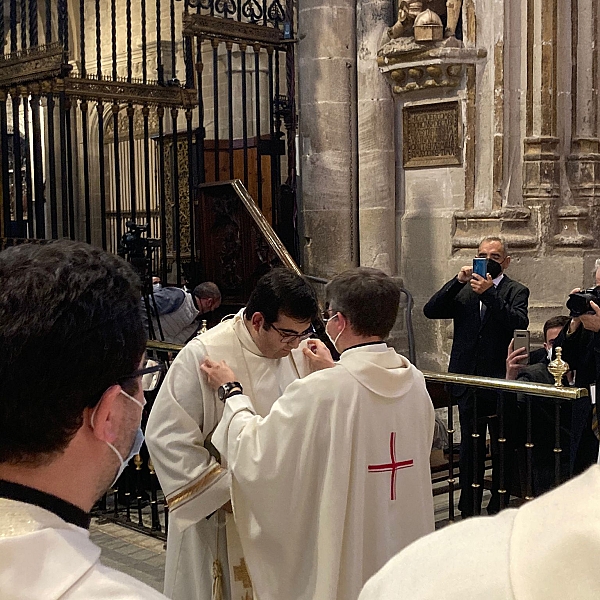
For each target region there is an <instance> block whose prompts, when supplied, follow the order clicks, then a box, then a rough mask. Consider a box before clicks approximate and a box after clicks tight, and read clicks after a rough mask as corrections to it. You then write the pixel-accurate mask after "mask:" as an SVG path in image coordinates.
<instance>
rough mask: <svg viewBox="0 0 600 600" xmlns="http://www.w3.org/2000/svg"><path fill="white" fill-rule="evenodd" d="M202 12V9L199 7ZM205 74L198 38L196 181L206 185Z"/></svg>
mask: <svg viewBox="0 0 600 600" xmlns="http://www.w3.org/2000/svg"><path fill="white" fill-rule="evenodd" d="M198 10H200V7H198ZM203 73H204V62H203V61H202V38H201V37H198V38H196V80H197V86H198V87H197V90H198V129H197V130H196V157H197V158H196V170H197V172H198V175H197V178H196V181H197V182H198V183H204V182H205V180H206V174H205V171H204V140H205V138H206V131H205V129H204V94H203V90H202V75H203Z"/></svg>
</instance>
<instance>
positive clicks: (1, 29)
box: [0, 2, 6, 102]
mask: <svg viewBox="0 0 600 600" xmlns="http://www.w3.org/2000/svg"><path fill="white" fill-rule="evenodd" d="M0 44H1V46H0V54H4V46H5V45H6V32H5V23H4V2H2V10H0ZM2 102H5V101H4V100H2Z"/></svg>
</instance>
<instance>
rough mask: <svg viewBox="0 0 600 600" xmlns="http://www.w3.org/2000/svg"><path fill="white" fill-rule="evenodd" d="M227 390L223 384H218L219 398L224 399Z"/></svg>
mask: <svg viewBox="0 0 600 600" xmlns="http://www.w3.org/2000/svg"><path fill="white" fill-rule="evenodd" d="M227 392H228V390H227V389H226V387H225V386H224V385H221V386H219V400H225V396H226V395H227Z"/></svg>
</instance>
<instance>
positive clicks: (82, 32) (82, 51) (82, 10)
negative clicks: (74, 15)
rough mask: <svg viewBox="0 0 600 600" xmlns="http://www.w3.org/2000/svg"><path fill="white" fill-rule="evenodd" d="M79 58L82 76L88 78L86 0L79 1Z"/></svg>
mask: <svg viewBox="0 0 600 600" xmlns="http://www.w3.org/2000/svg"><path fill="white" fill-rule="evenodd" d="M79 57H80V59H81V76H82V77H86V76H87V70H86V67H85V0H79Z"/></svg>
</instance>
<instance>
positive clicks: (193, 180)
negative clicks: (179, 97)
mask: <svg viewBox="0 0 600 600" xmlns="http://www.w3.org/2000/svg"><path fill="white" fill-rule="evenodd" d="M192 116H193V115H192V109H191V108H188V109H186V111H185V120H186V125H187V150H188V194H189V198H188V200H189V203H188V210H189V219H190V221H189V223H190V225H189V236H190V263H191V266H192V268H191V273H195V271H194V264H195V262H196V250H195V247H196V240H195V229H196V224H195V222H194V193H195V189H196V185H197V179H198V178H197V168H196V165H195V164H194V130H193V125H192Z"/></svg>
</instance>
